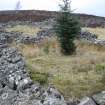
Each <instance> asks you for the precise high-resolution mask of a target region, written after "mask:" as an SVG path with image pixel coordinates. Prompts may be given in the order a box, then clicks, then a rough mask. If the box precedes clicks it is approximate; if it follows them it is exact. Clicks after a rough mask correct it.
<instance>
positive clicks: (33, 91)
mask: <svg viewBox="0 0 105 105" xmlns="http://www.w3.org/2000/svg"><path fill="white" fill-rule="evenodd" d="M0 105H66V103H65V101H64V98H63V96H62V95H61V94H60V93H59V92H58V91H57V90H56V89H55V88H54V87H51V86H49V87H48V89H44V88H43V87H42V86H40V84H38V83H33V81H32V80H31V79H30V77H29V75H28V73H27V71H26V66H25V62H24V59H23V57H22V55H21V53H19V52H18V51H17V49H15V48H9V47H7V46H6V44H2V43H1V46H0Z"/></svg>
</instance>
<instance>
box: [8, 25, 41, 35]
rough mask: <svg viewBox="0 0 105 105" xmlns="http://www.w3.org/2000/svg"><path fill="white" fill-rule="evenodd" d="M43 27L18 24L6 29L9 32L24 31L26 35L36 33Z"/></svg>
mask: <svg viewBox="0 0 105 105" xmlns="http://www.w3.org/2000/svg"><path fill="white" fill-rule="evenodd" d="M40 30H41V29H39V28H38V27H35V26H28V25H16V26H14V27H12V28H7V29H6V31H9V32H12V31H13V32H23V33H24V34H26V35H35V34H36V33H37V32H39V31H40Z"/></svg>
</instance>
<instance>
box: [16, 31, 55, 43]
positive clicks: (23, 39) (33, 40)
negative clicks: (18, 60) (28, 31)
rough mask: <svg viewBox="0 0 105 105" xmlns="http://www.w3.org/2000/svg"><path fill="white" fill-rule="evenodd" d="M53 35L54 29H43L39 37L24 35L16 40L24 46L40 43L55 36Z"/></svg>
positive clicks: (38, 34)
mask: <svg viewBox="0 0 105 105" xmlns="http://www.w3.org/2000/svg"><path fill="white" fill-rule="evenodd" d="M53 33H54V32H53V30H52V29H43V30H42V31H39V32H38V33H37V35H33V36H29V35H28V36H26V35H22V36H20V37H18V38H17V39H16V42H18V43H24V44H32V43H40V42H41V40H43V39H45V38H49V37H52V36H54V34H53Z"/></svg>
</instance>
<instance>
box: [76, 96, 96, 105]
mask: <svg viewBox="0 0 105 105" xmlns="http://www.w3.org/2000/svg"><path fill="white" fill-rule="evenodd" d="M78 105H97V104H96V103H95V102H94V101H93V100H92V99H91V98H89V97H84V98H83V99H82V100H81V101H80V103H79V104H78Z"/></svg>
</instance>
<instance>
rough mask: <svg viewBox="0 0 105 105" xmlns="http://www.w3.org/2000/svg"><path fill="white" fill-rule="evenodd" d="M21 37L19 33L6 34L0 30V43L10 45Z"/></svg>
mask: <svg viewBox="0 0 105 105" xmlns="http://www.w3.org/2000/svg"><path fill="white" fill-rule="evenodd" d="M21 35H22V33H21V32H6V31H5V30H0V43H11V42H12V41H14V40H15V39H17V38H18V37H20V36H21Z"/></svg>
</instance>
